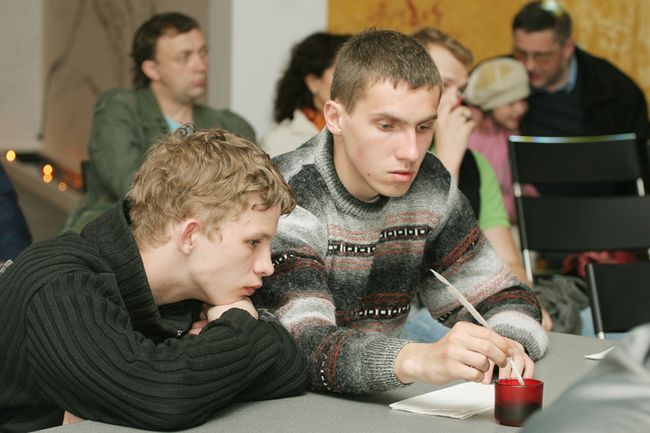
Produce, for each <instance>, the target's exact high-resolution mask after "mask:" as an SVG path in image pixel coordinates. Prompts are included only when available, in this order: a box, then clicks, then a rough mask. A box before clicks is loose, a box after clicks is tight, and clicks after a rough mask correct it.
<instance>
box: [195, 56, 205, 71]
mask: <svg viewBox="0 0 650 433" xmlns="http://www.w3.org/2000/svg"><path fill="white" fill-rule="evenodd" d="M194 69H196V70H197V71H201V72H203V71H206V70H207V69H208V55H207V54H204V53H197V54H196V56H195V59H194Z"/></svg>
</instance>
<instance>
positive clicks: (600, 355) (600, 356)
mask: <svg viewBox="0 0 650 433" xmlns="http://www.w3.org/2000/svg"><path fill="white" fill-rule="evenodd" d="M615 347H616V346H612V347H610V348H608V349H605V350H603V351H602V352H598V353H592V354H591V355H585V358H587V359H596V360H598V359H603V358H604V357H605V356H606V355H607V354H608V353H609V352H610V351H611V350H612V349H613V348H615Z"/></svg>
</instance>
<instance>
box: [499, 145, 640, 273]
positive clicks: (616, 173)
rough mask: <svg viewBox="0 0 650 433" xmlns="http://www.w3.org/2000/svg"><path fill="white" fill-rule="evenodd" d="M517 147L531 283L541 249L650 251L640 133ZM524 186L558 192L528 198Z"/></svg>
mask: <svg viewBox="0 0 650 433" xmlns="http://www.w3.org/2000/svg"><path fill="white" fill-rule="evenodd" d="M509 146H510V148H509V150H510V163H511V167H512V178H513V189H514V194H515V203H516V207H517V219H518V225H519V237H520V241H521V249H522V253H523V258H524V266H525V268H526V273H527V275H528V278H529V279H531V281H532V279H533V265H532V256H531V253H532V252H533V251H538V252H542V253H543V252H547V253H550V252H558V253H570V252H578V251H589V250H617V249H624V250H629V249H647V248H648V247H650V201H649V200H650V199H648V198H646V197H645V183H644V181H643V173H644V172H643V170H642V167H641V162H640V161H641V154H640V152H641V151H640V146H639V143H638V142H637V140H636V136H635V135H634V134H617V135H605V136H596V137H525V136H511V137H510V139H509ZM644 149H645V147H644ZM522 184H533V185H535V186H536V187H537V188H538V189H539V190H542V189H543V188H544V187H551V188H550V189H549V190H547V191H542V196H540V197H524V196H522V194H521V185H522ZM563 188H565V189H564V190H563ZM549 191H550V192H549ZM563 192H564V193H563ZM566 192H568V193H566ZM626 193H627V194H628V195H625V194H626ZM629 194H631V195H629Z"/></svg>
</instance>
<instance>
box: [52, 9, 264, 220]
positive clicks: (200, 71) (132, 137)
mask: <svg viewBox="0 0 650 433" xmlns="http://www.w3.org/2000/svg"><path fill="white" fill-rule="evenodd" d="M131 57H132V60H133V84H134V89H111V90H109V91H108V92H106V93H104V94H103V95H101V96H100V97H99V98H98V100H97V103H96V104H95V108H94V116H93V124H92V130H91V134H90V142H89V145H88V154H89V159H90V162H89V166H88V170H87V173H86V174H87V176H86V188H87V193H86V197H85V200H84V201H83V203H82V204H81V206H80V207H79V208H78V209H77V210H76V211H74V212H73V213H72V215H71V216H70V217H69V218H68V221H67V222H66V227H65V228H66V229H72V230H74V231H76V232H79V231H81V229H82V228H83V227H84V226H85V225H86V224H87V223H88V222H89V221H91V220H92V219H94V218H95V217H97V216H98V215H100V214H101V213H102V212H103V211H104V210H106V209H108V208H109V207H111V206H112V205H114V204H115V203H116V202H117V201H118V200H119V199H120V198H121V197H122V196H123V195H124V194H125V193H126V191H127V189H128V187H129V185H130V183H131V179H132V177H133V174H134V173H135V172H136V171H137V169H138V168H139V167H140V165H141V164H142V161H143V160H144V158H145V154H146V152H147V149H148V148H149V146H151V144H152V143H153V142H154V141H155V140H156V139H157V138H159V137H160V136H162V135H164V134H166V133H167V132H169V131H174V130H175V129H176V128H177V127H178V126H179V125H180V124H182V123H185V122H193V123H194V124H195V125H196V126H197V127H198V128H211V127H218V128H223V129H226V130H228V131H230V132H233V133H235V134H238V135H240V136H242V137H244V138H247V139H249V140H251V141H253V142H254V141H255V132H254V131H253V128H252V127H251V126H250V125H249V124H248V122H246V121H245V120H244V119H243V118H242V117H240V116H239V115H237V114H235V113H233V112H232V111H230V110H227V109H224V110H214V109H212V108H210V107H207V106H205V105H201V104H199V103H198V101H199V99H200V98H202V97H203V96H204V95H205V92H206V86H207V83H208V82H207V79H208V46H207V43H206V40H205V36H204V34H203V32H202V31H201V29H200V28H199V24H198V23H197V22H196V20H194V19H193V18H191V17H188V16H186V15H183V14H180V13H176V12H166V13H161V14H158V15H154V16H153V17H151V18H150V19H149V20H147V21H146V22H145V23H143V24H142V25H141V26H140V28H139V29H138V30H137V32H136V34H135V36H134V38H133V48H132V52H131Z"/></svg>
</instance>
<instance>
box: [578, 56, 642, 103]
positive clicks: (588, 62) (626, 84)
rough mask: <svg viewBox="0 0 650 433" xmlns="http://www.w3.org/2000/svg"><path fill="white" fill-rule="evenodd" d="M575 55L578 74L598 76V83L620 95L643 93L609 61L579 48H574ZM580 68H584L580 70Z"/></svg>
mask: <svg viewBox="0 0 650 433" xmlns="http://www.w3.org/2000/svg"><path fill="white" fill-rule="evenodd" d="M576 57H577V59H578V74H580V76H582V77H588V76H589V75H592V76H594V77H598V82H599V84H601V85H602V86H604V87H605V88H609V89H612V90H611V91H612V92H617V93H622V95H621V96H622V97H626V95H628V96H629V95H630V94H632V93H633V94H639V95H642V94H643V93H642V92H641V89H640V88H639V86H638V85H637V84H636V83H635V82H634V80H632V78H630V77H629V76H628V75H627V74H625V72H623V71H621V70H620V69H619V68H618V67H616V66H615V65H613V64H612V63H610V62H609V61H607V60H605V59H603V58H601V57H597V56H594V55H592V54H590V53H588V52H586V51H584V50H581V49H579V48H576ZM581 68H583V69H584V70H583V71H582V72H581ZM589 81H591V80H589Z"/></svg>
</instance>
